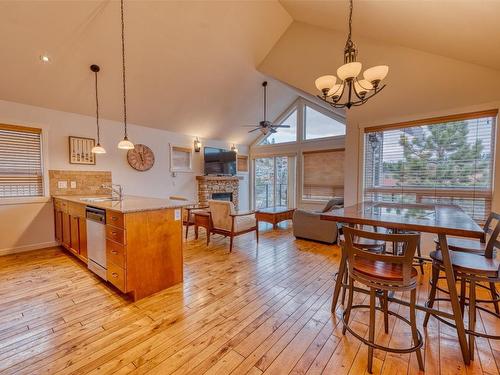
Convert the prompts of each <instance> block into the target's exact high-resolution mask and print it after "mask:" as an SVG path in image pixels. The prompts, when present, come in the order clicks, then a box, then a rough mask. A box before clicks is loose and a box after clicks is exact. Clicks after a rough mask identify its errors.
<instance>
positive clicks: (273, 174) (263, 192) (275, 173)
mask: <svg viewBox="0 0 500 375" xmlns="http://www.w3.org/2000/svg"><path fill="white" fill-rule="evenodd" d="M293 165H294V163H293V158H292V157H289V156H272V157H265V158H256V159H255V162H254V207H255V208H256V209H259V208H268V207H274V206H285V207H288V206H290V205H291V204H292V203H291V202H290V197H291V195H290V190H291V188H293V187H291V186H290V185H289V181H291V179H290V174H291V170H292V168H293Z"/></svg>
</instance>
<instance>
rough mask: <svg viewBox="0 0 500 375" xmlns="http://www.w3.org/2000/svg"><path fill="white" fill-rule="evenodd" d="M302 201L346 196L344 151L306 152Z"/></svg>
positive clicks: (304, 154)
mask: <svg viewBox="0 0 500 375" xmlns="http://www.w3.org/2000/svg"><path fill="white" fill-rule="evenodd" d="M303 156H304V159H303V170H304V185H303V193H302V199H311V200H326V199H330V198H333V197H343V196H344V158H345V151H344V149H338V150H322V151H309V152H307V151H304V153H303Z"/></svg>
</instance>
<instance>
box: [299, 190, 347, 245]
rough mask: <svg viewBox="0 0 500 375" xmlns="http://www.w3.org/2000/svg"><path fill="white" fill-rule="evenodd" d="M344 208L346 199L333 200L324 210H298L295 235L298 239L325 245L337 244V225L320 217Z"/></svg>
mask: <svg viewBox="0 0 500 375" xmlns="http://www.w3.org/2000/svg"><path fill="white" fill-rule="evenodd" d="M342 207H344V198H332V199H330V200H329V201H328V203H327V204H326V206H325V207H324V208H323V209H322V210H317V211H308V210H302V209H297V210H295V212H294V214H293V235H294V236H295V237H296V238H301V239H306V240H313V241H319V242H325V243H335V242H336V241H337V237H338V228H337V223H336V222H334V221H326V220H321V219H320V215H321V214H322V213H325V212H329V211H331V210H334V209H336V208H342Z"/></svg>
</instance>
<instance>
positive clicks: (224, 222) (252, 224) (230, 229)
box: [208, 200, 259, 252]
mask: <svg viewBox="0 0 500 375" xmlns="http://www.w3.org/2000/svg"><path fill="white" fill-rule="evenodd" d="M208 206H209V210H210V217H211V230H210V232H212V233H217V234H222V235H223V236H226V237H227V236H228V237H229V238H230V242H229V251H230V252H231V251H233V239H234V237H236V236H239V235H241V234H245V233H249V232H253V231H255V235H256V238H257V242H258V241H259V231H258V230H257V221H256V220H255V213H254V212H253V211H249V212H236V211H235V209H234V204H233V203H232V202H227V201H218V200H210V201H208Z"/></svg>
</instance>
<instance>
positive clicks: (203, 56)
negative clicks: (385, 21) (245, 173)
mask: <svg viewBox="0 0 500 375" xmlns="http://www.w3.org/2000/svg"><path fill="white" fill-rule="evenodd" d="M291 21H292V20H291V17H290V15H289V14H288V13H287V12H286V11H285V10H284V9H283V7H282V6H281V5H280V4H279V3H278V2H273V1H271V2H268V1H262V2H252V1H250V2H237V1H234V2H208V1H207V2H192V1H126V2H125V27H126V29H125V33H126V58H127V70H126V71H127V91H128V98H127V99H128V116H129V122H131V123H134V124H139V125H145V126H151V127H156V128H163V129H168V130H171V131H175V132H181V133H186V134H191V135H197V136H200V137H204V138H215V139H226V140H231V141H233V142H246V143H249V142H250V141H251V140H252V139H253V138H254V137H255V135H254V134H255V133H254V134H252V135H247V130H248V128H247V129H244V128H242V127H241V126H240V125H247V124H257V123H258V121H259V120H261V119H262V118H261V117H262V108H261V107H262V100H261V97H262V92H261V88H262V87H261V82H262V81H263V80H264V79H267V77H265V76H264V75H262V74H261V73H259V72H258V71H257V70H256V66H257V65H258V64H259V63H260V61H261V60H262V59H263V58H264V57H265V56H266V54H267V53H268V52H269V50H270V49H271V48H272V46H273V45H274V43H275V42H276V41H277V40H278V39H279V37H280V36H281V35H282V34H283V32H284V31H285V30H286V28H287V27H288V25H289V24H290V22H291ZM0 35H2V37H0V51H1V55H2V59H1V61H0V67H1V69H0V99H3V100H8V101H15V102H21V103H25V104H31V105H36V106H41V107H47V108H51V109H57V110H62V111H67V112H75V113H81V114H86V115H91V116H92V115H94V114H95V101H94V96H93V95H94V94H93V75H92V74H93V73H91V72H90V70H89V66H90V65H91V64H98V65H100V66H101V72H100V73H99V77H100V78H99V79H100V99H101V110H102V113H101V116H102V117H104V118H108V119H112V120H121V119H122V89H121V41H120V3H119V2H118V1H109V0H106V1H0ZM45 53H46V54H48V55H49V56H50V57H51V63H50V64H42V63H41V62H40V60H39V56H40V55H42V54H45ZM269 97H270V111H269V112H270V117H273V116H277V115H278V113H280V112H281V111H282V110H284V109H285V108H286V107H287V106H288V105H289V104H290V103H291V102H292V101H293V100H294V99H295V98H296V97H297V93H296V92H295V91H293V90H291V89H290V88H289V87H286V86H285V85H283V84H280V83H279V82H270V85H269Z"/></svg>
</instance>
